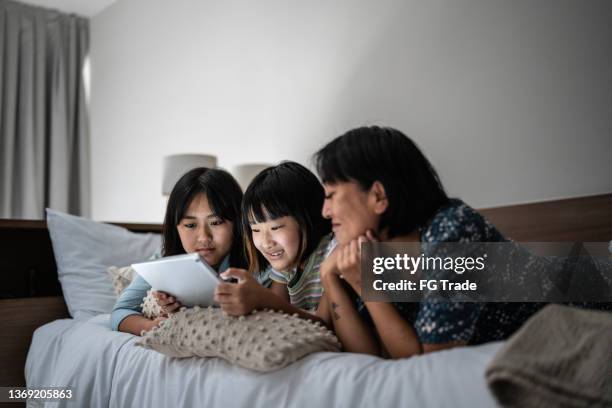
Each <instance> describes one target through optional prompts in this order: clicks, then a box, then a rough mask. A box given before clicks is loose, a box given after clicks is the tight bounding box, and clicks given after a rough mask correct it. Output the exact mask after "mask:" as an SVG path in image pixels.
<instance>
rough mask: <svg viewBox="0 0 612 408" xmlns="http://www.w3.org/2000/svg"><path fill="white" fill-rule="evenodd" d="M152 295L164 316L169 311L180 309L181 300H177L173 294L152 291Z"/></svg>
mask: <svg viewBox="0 0 612 408" xmlns="http://www.w3.org/2000/svg"><path fill="white" fill-rule="evenodd" d="M152 293H153V296H155V299H156V300H157V304H158V305H159V307H161V310H162V313H163V315H164V316H166V317H167V316H168V315H169V314H170V313H174V312H176V311H177V310H178V309H180V307H181V306H182V305H181V302H179V301H177V300H176V298H175V297H174V296H171V295H169V294H167V293H165V292H157V291H153V292H152Z"/></svg>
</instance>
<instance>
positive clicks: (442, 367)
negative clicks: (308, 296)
mask: <svg viewBox="0 0 612 408" xmlns="http://www.w3.org/2000/svg"><path fill="white" fill-rule="evenodd" d="M136 339H137V337H136V336H133V335H131V334H127V333H119V332H114V331H111V330H110V328H109V315H98V316H95V317H93V318H89V319H82V320H74V319H62V320H56V321H54V322H51V323H48V324H46V325H44V326H42V327H40V328H38V329H37V330H36V331H35V333H34V336H33V339H32V344H31V346H30V350H29V352H28V357H27V362H26V367H25V374H26V382H27V386H28V387H29V388H39V387H70V388H72V389H73V393H74V398H73V400H71V401H59V402H47V403H45V404H40V405H39V406H43V405H44V406H54V407H55V406H60V407H62V406H74V407H84V406H88V407H134V406H146V407H176V406H182V407H189V406H205V407H224V408H226V407H268V408H269V407H276V406H281V407H309V408H310V407H313V406H314V407H318V406H324V407H377V408H382V407H399V406H401V407H449V406H453V407H492V406H497V405H496V403H495V401H494V399H493V396H492V394H491V393H490V391H489V390H488V388H487V385H486V383H485V379H484V371H485V367H486V366H487V364H488V362H489V361H490V360H491V359H492V358H493V355H494V354H495V352H496V351H497V350H498V349H499V348H500V347H501V345H502V343H501V342H497V343H489V344H485V345H481V346H476V347H462V348H455V349H451V350H445V351H440V352H436V353H430V354H426V355H422V356H417V357H412V358H409V359H403V360H396V361H391V360H384V359H380V358H377V357H373V356H367V355H359V354H353V353H315V354H311V355H310V356H307V357H305V358H303V359H301V360H299V361H297V362H295V363H293V364H291V365H289V366H288V367H285V368H284V369H281V370H278V371H274V372H270V373H259V372H254V371H250V370H247V369H244V368H240V367H237V366H233V365H231V364H229V363H227V362H226V361H224V360H222V359H218V358H195V357H194V358H185V359H176V358H170V357H167V356H165V355H163V354H160V353H158V352H156V351H153V350H149V349H145V348H142V347H139V346H137V345H136V344H135V341H136Z"/></svg>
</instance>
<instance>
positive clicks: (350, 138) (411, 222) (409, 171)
mask: <svg viewBox="0 0 612 408" xmlns="http://www.w3.org/2000/svg"><path fill="white" fill-rule="evenodd" d="M314 161H315V165H316V168H317V172H318V173H319V176H320V177H321V180H322V181H323V183H330V184H334V183H337V182H348V181H355V182H357V183H358V184H359V186H360V187H361V189H362V190H363V191H368V190H369V189H370V188H371V187H372V184H373V183H374V182H375V181H379V182H380V183H382V185H383V186H384V188H385V193H386V195H387V199H388V202H389V207H388V208H387V210H386V211H385V212H384V213H383V214H382V216H381V220H380V225H379V229H380V230H383V229H385V228H387V233H388V236H389V238H393V237H396V236H401V235H405V234H409V233H411V232H413V231H414V230H415V229H416V228H420V227H423V226H424V225H425V224H426V223H427V221H428V220H429V219H430V218H431V217H432V216H433V214H434V213H435V212H436V211H437V210H438V209H439V208H440V207H441V206H443V205H445V204H446V203H448V196H447V195H446V192H445V191H444V188H443V187H442V183H441V182H440V178H439V177H438V173H436V170H435V169H434V168H433V166H432V165H431V163H429V160H427V158H426V157H425V156H424V155H423V153H421V151H420V150H419V148H418V147H417V145H416V144H415V143H414V142H413V141H412V140H410V138H408V136H406V135H405V134H403V133H402V132H400V131H399V130H397V129H393V128H389V127H378V126H371V127H360V128H357V129H353V130H350V131H348V132H346V133H345V134H343V135H342V136H338V137H337V138H335V139H334V140H332V141H331V142H329V143H328V144H327V145H326V146H324V147H323V148H322V149H321V150H319V151H318V152H317V153H315V156H314Z"/></svg>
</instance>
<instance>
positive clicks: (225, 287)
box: [215, 282, 236, 295]
mask: <svg viewBox="0 0 612 408" xmlns="http://www.w3.org/2000/svg"><path fill="white" fill-rule="evenodd" d="M235 288H236V285H235V284H233V283H224V282H221V283H219V284H218V285H217V289H215V292H216V293H220V294H226V295H231V294H233V293H234V290H235Z"/></svg>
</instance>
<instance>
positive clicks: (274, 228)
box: [270, 225, 284, 231]
mask: <svg viewBox="0 0 612 408" xmlns="http://www.w3.org/2000/svg"><path fill="white" fill-rule="evenodd" d="M283 227H284V225H275V226H274V227H272V228H270V229H271V230H272V231H276V230H277V229H281V228H283Z"/></svg>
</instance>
